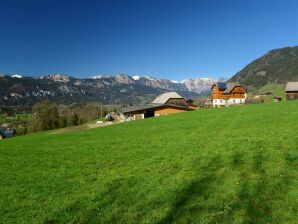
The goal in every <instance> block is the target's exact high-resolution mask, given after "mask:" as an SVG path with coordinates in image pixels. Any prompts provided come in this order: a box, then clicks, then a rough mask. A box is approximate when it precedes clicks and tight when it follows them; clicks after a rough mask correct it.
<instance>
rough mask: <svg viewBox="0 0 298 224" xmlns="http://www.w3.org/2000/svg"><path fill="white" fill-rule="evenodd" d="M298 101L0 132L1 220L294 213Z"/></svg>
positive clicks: (273, 219)
mask: <svg viewBox="0 0 298 224" xmlns="http://www.w3.org/2000/svg"><path fill="white" fill-rule="evenodd" d="M297 118H298V101H292V102H282V103H277V104H267V105H251V106H242V107H233V108H218V109H208V110H199V111H194V112H188V113H182V114H175V115H170V116H162V117H158V118H150V119H146V120H142V121H134V122H128V123H122V124H117V125H112V126H108V127H102V128H97V129H90V130H80V131H74V132H69V133H61V134H55V135H53V134H51V132H44V133H38V134H31V135H27V136H22V137H17V138H13V139H9V140H5V141H2V142H0V178H1V182H0V223H297V207H298V202H297V200H298V182H297V180H298V175H297V174H298V163H297V159H298V122H297Z"/></svg>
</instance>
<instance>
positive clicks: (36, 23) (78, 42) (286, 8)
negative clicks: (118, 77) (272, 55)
mask: <svg viewBox="0 0 298 224" xmlns="http://www.w3.org/2000/svg"><path fill="white" fill-rule="evenodd" d="M297 28H298V1H296V0H292V1H287V0H280V1H273V0H271V1H269V0H246V1H245V0H238V1H237V0H234V1H232V0H205V1H201V0H194V1H187V0H180V1H173V0H169V1H166V0H146V1H145V0H134V1H130V0H118V1H116V0H105V1H99V0H98V1H91V0H90V1H83V0H80V1H76V0H72V1H70V0H69V1H63V0H26V1H25V0H19V1H16V0H0V72H2V73H7V74H15V73H17V74H23V75H30V76H37V75H38V76H39V75H46V74H50V73H63V74H69V75H73V76H76V77H78V76H80V77H86V76H90V75H97V74H116V73H126V74H131V75H136V74H139V75H151V76H153V77H159V78H168V79H171V80H181V79H184V78H190V77H213V78H218V77H221V76H224V77H229V76H231V75H233V74H234V73H235V72H237V71H239V70H240V69H241V68H242V67H243V66H245V65H246V64H248V63H249V62H251V61H252V60H254V59H256V58H258V57H259V56H261V55H263V54H264V53H266V52H267V51H269V50H271V49H274V48H280V47H286V46H294V45H298V29H297Z"/></svg>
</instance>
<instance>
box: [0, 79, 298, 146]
mask: <svg viewBox="0 0 298 224" xmlns="http://www.w3.org/2000/svg"><path fill="white" fill-rule="evenodd" d="M284 92H285V95H286V98H285V99H282V97H280V96H277V95H273V94H272V93H271V92H266V93H261V94H259V93H258V94H255V95H250V98H248V94H249V90H248V89H247V88H246V87H244V86H242V85H241V84H237V83H222V82H218V83H215V84H213V85H212V86H211V88H210V98H208V99H205V101H204V103H203V105H195V104H194V101H193V100H192V99H184V98H183V97H182V96H181V95H180V94H178V93H177V92H166V93H162V94H160V95H159V96H158V97H157V98H155V99H154V100H153V101H152V102H151V103H149V104H146V105H140V106H131V107H123V108H120V109H119V110H118V111H115V112H112V113H108V115H107V116H106V120H107V121H108V122H109V123H106V125H107V124H113V123H111V121H114V123H117V122H124V121H131V120H138V119H144V118H150V117H157V116H162V115H169V114H175V113H181V112H187V111H193V110H198V109H205V108H210V107H229V106H235V105H245V104H252V103H260V102H261V103H262V102H264V99H267V100H269V102H270V101H271V102H280V101H281V100H294V99H298V82H288V83H287V85H286V88H285V89H284ZM101 114H102V112H101ZM102 123H103V122H102V121H101V122H98V126H94V127H100V126H106V125H102ZM15 134H17V132H16V129H15V128H14V127H13V126H12V127H11V125H8V124H2V125H0V140H2V139H4V138H10V137H13V136H14V135H15Z"/></svg>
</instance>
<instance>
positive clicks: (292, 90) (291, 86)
mask: <svg viewBox="0 0 298 224" xmlns="http://www.w3.org/2000/svg"><path fill="white" fill-rule="evenodd" d="M285 92H286V95H287V99H288V100H294V99H298V82H288V83H287V86H286V89H285Z"/></svg>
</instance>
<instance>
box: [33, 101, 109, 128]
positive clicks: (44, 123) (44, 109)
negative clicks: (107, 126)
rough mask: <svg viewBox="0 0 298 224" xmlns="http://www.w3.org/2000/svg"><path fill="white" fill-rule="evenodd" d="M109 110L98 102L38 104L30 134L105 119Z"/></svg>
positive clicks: (46, 102)
mask: <svg viewBox="0 0 298 224" xmlns="http://www.w3.org/2000/svg"><path fill="white" fill-rule="evenodd" d="M107 113H108V108H107V107H105V106H103V105H102V104H100V103H98V102H90V103H86V104H74V105H68V106H66V105H58V104H56V103H53V102H50V101H42V102H39V103H36V104H35V105H34V106H33V108H32V119H31V121H30V122H29V124H28V132H37V131H44V130H51V129H55V128H63V127H69V126H75V125H80V124H84V123H86V122H88V121H91V120H94V119H97V118H100V117H104V116H105V115H106V114H107Z"/></svg>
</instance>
